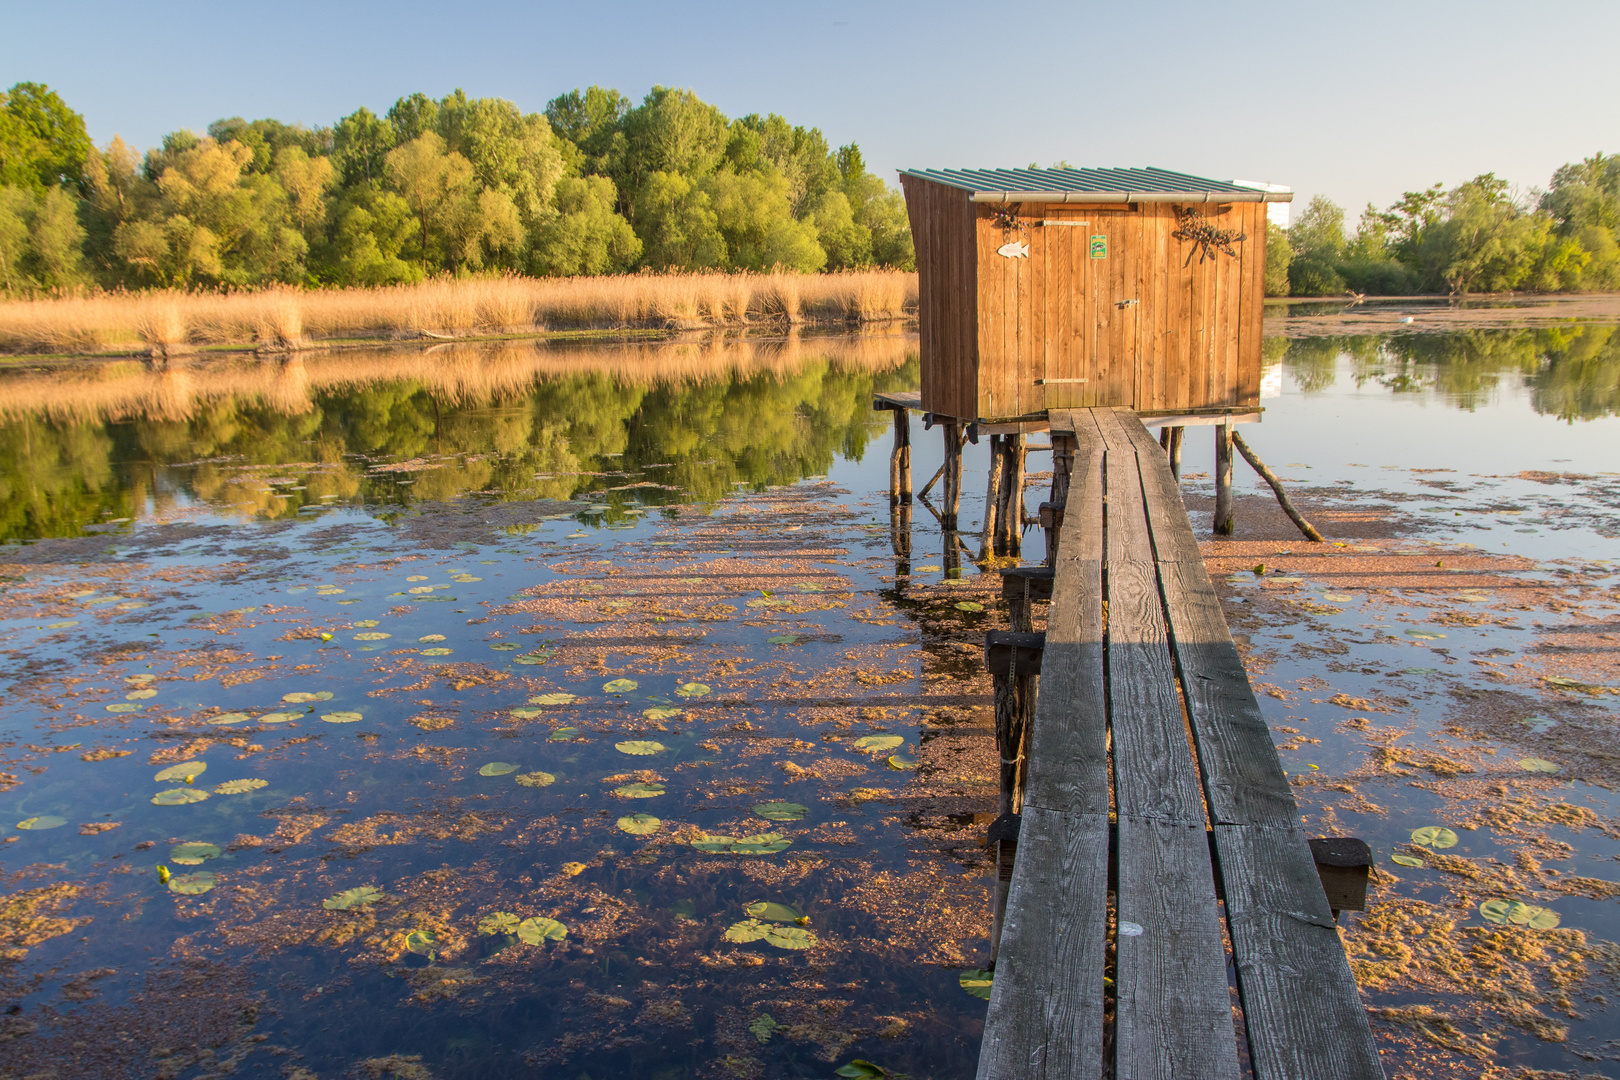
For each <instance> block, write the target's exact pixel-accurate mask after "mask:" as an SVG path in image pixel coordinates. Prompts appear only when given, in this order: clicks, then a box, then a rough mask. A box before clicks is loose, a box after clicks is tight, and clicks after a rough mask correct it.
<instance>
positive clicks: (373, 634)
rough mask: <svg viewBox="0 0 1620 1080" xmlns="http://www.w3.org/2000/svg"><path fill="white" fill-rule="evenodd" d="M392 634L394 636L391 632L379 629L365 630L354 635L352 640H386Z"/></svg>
mask: <svg viewBox="0 0 1620 1080" xmlns="http://www.w3.org/2000/svg"><path fill="white" fill-rule="evenodd" d="M393 636H394V635H393V634H385V633H383V632H382V631H380V630H367V631H366V632H365V633H363V634H356V635H354V640H356V641H386V640H388V639H389V638H391V637H393Z"/></svg>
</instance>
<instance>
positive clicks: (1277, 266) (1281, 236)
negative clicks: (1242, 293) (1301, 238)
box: [1266, 217, 1294, 296]
mask: <svg viewBox="0 0 1620 1080" xmlns="http://www.w3.org/2000/svg"><path fill="white" fill-rule="evenodd" d="M1293 261H1294V247H1293V245H1292V244H1290V243H1289V242H1288V230H1287V229H1285V228H1283V227H1282V226H1281V225H1274V224H1272V222H1271V219H1270V218H1269V217H1268V218H1267V219H1266V295H1267V296H1287V295H1288V264H1289V263H1291V262H1293Z"/></svg>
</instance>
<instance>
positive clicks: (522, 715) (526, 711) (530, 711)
mask: <svg viewBox="0 0 1620 1080" xmlns="http://www.w3.org/2000/svg"><path fill="white" fill-rule="evenodd" d="M510 712H511V714H512V715H513V716H515V717H517V718H518V719H519V720H533V719H534V718H535V717H537V716H544V715H545V714H546V710H544V709H535V708H531V707H529V706H527V705H519V706H518V707H517V708H515V709H512V710H510Z"/></svg>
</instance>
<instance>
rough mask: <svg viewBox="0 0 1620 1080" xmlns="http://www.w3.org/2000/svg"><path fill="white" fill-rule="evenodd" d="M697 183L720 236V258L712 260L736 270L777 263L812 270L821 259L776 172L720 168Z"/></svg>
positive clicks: (821, 263)
mask: <svg viewBox="0 0 1620 1080" xmlns="http://www.w3.org/2000/svg"><path fill="white" fill-rule="evenodd" d="M703 189H704V191H705V192H706V193H707V194H708V196H709V205H710V206H712V207H713V208H714V216H715V224H716V226H717V227H718V228H719V230H720V235H721V237H722V238H723V239H724V241H725V250H726V259H725V260H724V262H722V263H720V264H718V265H721V266H723V267H725V268H727V269H737V270H769V269H771V268H772V267H774V266H781V267H783V268H784V269H789V270H799V271H803V272H805V273H813V272H815V271H817V270H820V269H821V268H822V267H823V266H825V265H826V264H827V253H826V252H825V251H823V250H822V248H821V245H820V244H819V243H817V242H816V232H815V227H814V225H812V224H811V223H809V222H802V221H798V220H796V219H795V218H794V217H793V215H792V209H791V207H790V205H789V202H788V193H789V190H790V188H789V185H788V182H787V179H786V178H785V177H783V176H782V175H781V174H780V173H776V172H774V171H772V172H767V173H758V172H754V173H740V174H739V173H736V172H733V171H731V170H730V169H722V170H720V171H719V172H717V173H715V174H714V175H713V176H711V177H710V178H709V179H708V180H706V181H705V182H704V184H703Z"/></svg>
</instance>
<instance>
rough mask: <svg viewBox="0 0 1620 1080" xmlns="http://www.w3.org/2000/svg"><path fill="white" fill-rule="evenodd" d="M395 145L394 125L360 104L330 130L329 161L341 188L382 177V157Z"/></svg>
mask: <svg viewBox="0 0 1620 1080" xmlns="http://www.w3.org/2000/svg"><path fill="white" fill-rule="evenodd" d="M395 145H397V143H396V141H395V138H394V125H393V124H391V123H389V122H388V121H387V120H384V119H383V118H381V117H379V116H378V115H377V114H376V113H373V112H372V111H371V110H370V109H368V108H365V107H364V106H361V107H360V108H358V109H356V110H355V111H354V112H352V113H350V114H349V115H348V116H345V117H344V118H343V119H341V120H339V121H338V122H337V126H336V127H334V128H333V129H332V163H333V165H334V166H335V167H336V168H337V170H338V180H339V183H341V184H342V186H344V187H353V186H355V185H356V184H368V183H372V182H375V181H379V180H381V179H383V176H384V166H383V158H384V157H385V156H386V155H387V153H388V151H390V150H392V149H393V148H394V147H395Z"/></svg>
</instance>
